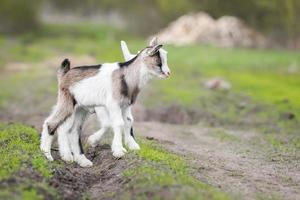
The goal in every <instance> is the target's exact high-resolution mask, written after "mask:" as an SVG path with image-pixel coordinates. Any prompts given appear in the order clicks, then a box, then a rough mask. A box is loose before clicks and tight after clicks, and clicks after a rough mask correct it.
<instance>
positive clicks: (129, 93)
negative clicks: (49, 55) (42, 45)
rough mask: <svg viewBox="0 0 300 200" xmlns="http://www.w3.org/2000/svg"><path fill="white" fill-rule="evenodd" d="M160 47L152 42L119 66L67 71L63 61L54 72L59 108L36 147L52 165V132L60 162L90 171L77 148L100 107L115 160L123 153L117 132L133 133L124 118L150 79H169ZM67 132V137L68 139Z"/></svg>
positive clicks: (165, 61) (120, 136)
mask: <svg viewBox="0 0 300 200" xmlns="http://www.w3.org/2000/svg"><path fill="white" fill-rule="evenodd" d="M161 47H162V45H159V44H157V40H156V39H153V40H151V42H150V44H149V46H148V47H146V48H144V49H143V50H141V51H140V52H139V53H138V54H137V55H136V56H134V57H133V58H132V59H130V60H129V61H126V62H121V63H105V64H102V65H101V64H99V65H93V66H80V67H74V68H70V62H69V61H68V60H65V61H64V62H63V63H62V66H61V68H60V73H58V74H60V77H59V78H60V80H59V81H58V82H59V91H58V98H57V104H56V106H55V107H54V109H53V111H52V113H51V115H50V116H49V117H48V118H47V119H46V120H45V122H44V124H43V131H42V133H41V146H40V148H41V150H42V151H43V152H44V154H45V156H46V157H47V158H48V159H49V160H53V158H52V156H51V152H50V150H51V143H52V140H53V135H54V132H55V131H57V132H58V143H59V150H60V155H61V158H62V159H63V160H65V161H73V159H74V160H75V161H76V162H77V163H78V164H79V165H80V166H83V167H85V166H91V165H92V162H91V161H89V160H88V159H87V158H86V157H85V156H84V154H83V151H82V149H81V148H80V146H81V145H80V135H79V134H80V132H81V127H82V123H83V121H84V119H85V117H86V116H87V113H88V112H89V110H90V109H93V108H95V107H103V108H104V109H102V110H103V111H105V114H106V119H109V120H110V121H111V122H110V124H111V126H112V128H113V131H114V138H113V142H112V152H113V156H114V157H117V158H118V157H122V156H123V155H124V154H125V152H126V150H125V148H123V144H122V132H121V131H122V129H123V128H124V129H125V135H126V132H127V135H128V133H130V131H131V130H132V129H131V124H130V123H128V122H129V121H130V120H128V119H127V117H128V116H129V115H130V114H131V111H130V107H131V105H133V104H134V102H135V100H136V97H137V95H138V93H139V92H140V89H141V88H142V87H143V86H144V85H145V84H146V83H147V82H148V81H149V80H150V79H151V78H152V77H154V76H157V77H160V78H167V77H169V75H170V70H169V68H168V65H167V52H166V51H165V50H163V49H161ZM100 110H101V109H100ZM105 114H104V115H105ZM128 118H129V117H128ZM129 119H130V118H129ZM128 127H130V128H128ZM129 129H130V130H129ZM126 130H128V131H126ZM68 132H70V134H69V135H68V134H66V133H68ZM72 153H73V155H72Z"/></svg>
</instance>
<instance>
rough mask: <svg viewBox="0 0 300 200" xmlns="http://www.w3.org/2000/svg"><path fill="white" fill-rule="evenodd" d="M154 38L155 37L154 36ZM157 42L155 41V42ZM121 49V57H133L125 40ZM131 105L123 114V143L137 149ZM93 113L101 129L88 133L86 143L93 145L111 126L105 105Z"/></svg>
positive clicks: (127, 59)
mask: <svg viewBox="0 0 300 200" xmlns="http://www.w3.org/2000/svg"><path fill="white" fill-rule="evenodd" d="M154 40H156V38H154ZM155 42H156V41H152V43H155ZM156 43H157V42H156ZM121 49H122V53H123V57H124V59H125V60H126V61H129V60H130V59H132V58H134V57H135V56H136V55H134V54H131V53H130V51H129V49H128V47H127V44H126V43H125V41H121ZM131 107H132V106H131V105H130V106H129V107H128V109H127V113H124V115H125V116H123V119H124V120H125V122H127V123H125V127H124V140H125V145H127V147H128V148H129V149H130V150H139V149H140V146H139V145H138V143H137V142H136V141H135V138H134V135H133V128H132V124H133V121H134V119H133V116H132V113H131ZM95 113H96V115H97V118H98V120H99V121H100V123H101V129H100V130H98V131H97V132H95V133H94V134H92V135H90V136H89V138H88V143H89V144H90V145H91V146H92V147H95V146H96V145H97V143H98V142H99V141H100V139H101V137H102V136H103V135H104V134H105V132H106V131H107V130H108V129H109V128H110V127H111V123H110V119H109V116H108V112H107V111H106V109H105V107H103V106H102V107H101V106H99V107H96V108H95Z"/></svg>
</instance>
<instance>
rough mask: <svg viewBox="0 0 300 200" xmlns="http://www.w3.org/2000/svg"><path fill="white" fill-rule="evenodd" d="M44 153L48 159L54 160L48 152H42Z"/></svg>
mask: <svg viewBox="0 0 300 200" xmlns="http://www.w3.org/2000/svg"><path fill="white" fill-rule="evenodd" d="M44 155H45V157H46V158H47V160H49V161H53V160H54V159H53V157H52V155H51V153H50V152H44Z"/></svg>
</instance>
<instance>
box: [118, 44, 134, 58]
mask: <svg viewBox="0 0 300 200" xmlns="http://www.w3.org/2000/svg"><path fill="white" fill-rule="evenodd" d="M121 49H122V53H123V57H124V59H125V60H126V61H128V60H130V59H131V58H133V57H134V56H135V55H133V54H131V53H130V51H129V49H128V47H127V44H126V42H125V41H123V40H122V41H121Z"/></svg>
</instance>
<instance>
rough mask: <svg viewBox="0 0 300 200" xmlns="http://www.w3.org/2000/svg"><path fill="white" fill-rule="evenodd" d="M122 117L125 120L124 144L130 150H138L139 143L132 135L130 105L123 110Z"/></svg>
mask: <svg viewBox="0 0 300 200" xmlns="http://www.w3.org/2000/svg"><path fill="white" fill-rule="evenodd" d="M123 119H124V122H125V126H124V136H125V144H126V145H127V147H128V148H129V149H130V150H140V146H139V144H138V143H137V142H136V141H135V138H134V135H133V128H132V125H133V121H134V119H133V116H132V113H131V106H129V107H127V108H126V109H124V111H123Z"/></svg>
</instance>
